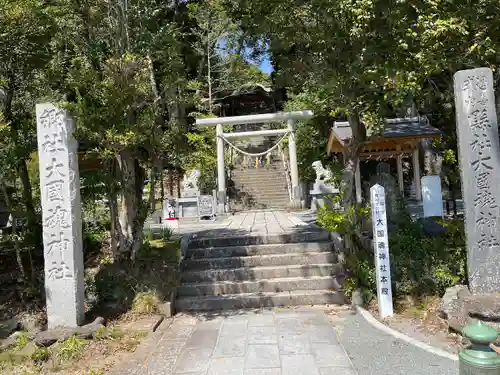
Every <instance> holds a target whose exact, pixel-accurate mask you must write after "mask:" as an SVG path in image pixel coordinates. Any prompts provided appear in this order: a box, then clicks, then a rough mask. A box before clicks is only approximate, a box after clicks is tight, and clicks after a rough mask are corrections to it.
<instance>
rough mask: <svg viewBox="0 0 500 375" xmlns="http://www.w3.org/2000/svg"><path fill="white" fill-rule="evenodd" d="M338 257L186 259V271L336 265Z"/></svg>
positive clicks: (317, 254) (318, 254) (293, 255)
mask: <svg viewBox="0 0 500 375" xmlns="http://www.w3.org/2000/svg"><path fill="white" fill-rule="evenodd" d="M336 261H337V255H336V254H333V253H328V252H310V253H290V254H271V255H251V256H245V257H227V258H208V259H194V260H190V259H185V260H184V262H183V267H184V268H183V269H184V270H189V271H193V270H203V269H223V268H239V267H260V266H288V265H297V264H316V263H335V262H336Z"/></svg>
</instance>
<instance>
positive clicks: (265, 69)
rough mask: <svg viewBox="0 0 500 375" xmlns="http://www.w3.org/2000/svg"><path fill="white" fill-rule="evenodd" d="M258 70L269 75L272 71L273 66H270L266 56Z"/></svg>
mask: <svg viewBox="0 0 500 375" xmlns="http://www.w3.org/2000/svg"><path fill="white" fill-rule="evenodd" d="M259 68H260V70H262V71H263V72H264V73H267V74H271V73H272V71H273V66H272V65H271V62H270V61H269V58H268V57H267V56H266V57H265V58H264V60H262V62H261V63H260V65H259Z"/></svg>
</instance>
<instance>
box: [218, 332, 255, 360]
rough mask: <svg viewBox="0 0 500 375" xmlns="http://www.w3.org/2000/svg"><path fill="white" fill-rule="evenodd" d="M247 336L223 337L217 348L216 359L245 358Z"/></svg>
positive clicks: (220, 338)
mask: <svg viewBox="0 0 500 375" xmlns="http://www.w3.org/2000/svg"><path fill="white" fill-rule="evenodd" d="M246 346H247V341H246V337H245V336H221V337H219V340H218V342H217V345H216V347H215V351H214V356H215V357H243V356H244V355H245V353H246Z"/></svg>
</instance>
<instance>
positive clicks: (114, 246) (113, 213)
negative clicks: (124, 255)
mask: <svg viewBox="0 0 500 375" xmlns="http://www.w3.org/2000/svg"><path fill="white" fill-rule="evenodd" d="M111 164H112V165H110V166H109V167H108V171H109V178H110V179H109V181H108V189H107V195H108V206H109V213H110V220H111V227H110V237H111V243H110V245H111V252H112V253H113V257H114V258H115V259H119V258H120V253H119V250H118V244H119V243H124V238H123V236H122V232H121V228H120V221H119V213H118V196H117V189H116V184H115V180H114V178H115V176H116V173H115V168H114V166H113V161H111Z"/></svg>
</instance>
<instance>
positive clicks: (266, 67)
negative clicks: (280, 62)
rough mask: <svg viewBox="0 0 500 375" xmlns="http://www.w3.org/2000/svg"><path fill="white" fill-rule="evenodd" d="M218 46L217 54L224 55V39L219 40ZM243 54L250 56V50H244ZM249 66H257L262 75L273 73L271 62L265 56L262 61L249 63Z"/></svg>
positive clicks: (225, 49) (225, 51)
mask: <svg viewBox="0 0 500 375" xmlns="http://www.w3.org/2000/svg"><path fill="white" fill-rule="evenodd" d="M218 44H219V46H218V47H219V48H220V50H219V53H222V54H226V53H227V48H226V41H225V39H221V40H219V42H218ZM245 54H246V55H247V57H248V56H251V54H252V50H251V49H250V48H248V47H247V48H245ZM249 62H250V63H251V64H254V65H257V66H258V67H259V69H260V70H262V71H263V72H264V73H267V74H271V73H272V71H273V66H272V65H271V62H270V61H269V56H267V55H265V56H264V57H263V58H262V60H259V61H252V60H250V61H249Z"/></svg>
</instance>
